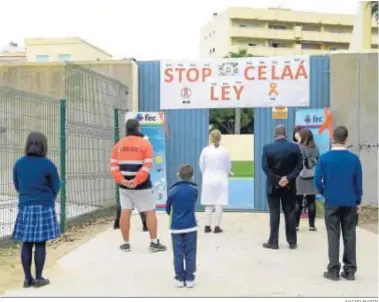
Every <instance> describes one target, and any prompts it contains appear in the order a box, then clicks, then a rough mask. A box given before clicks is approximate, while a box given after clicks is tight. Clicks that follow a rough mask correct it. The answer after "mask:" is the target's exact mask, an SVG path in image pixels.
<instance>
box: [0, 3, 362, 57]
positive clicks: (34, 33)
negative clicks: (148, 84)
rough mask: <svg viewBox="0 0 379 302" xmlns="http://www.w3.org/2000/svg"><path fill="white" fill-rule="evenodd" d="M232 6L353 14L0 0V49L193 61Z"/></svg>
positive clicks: (308, 7) (325, 7) (333, 9)
mask: <svg viewBox="0 0 379 302" xmlns="http://www.w3.org/2000/svg"><path fill="white" fill-rule="evenodd" d="M259 3H264V5H263V4H259ZM232 6H238V7H255V8H267V7H268V6H281V7H285V8H291V9H296V10H305V11H314V12H329V13H343V14H355V12H356V6H357V1H356V0H297V1H296V0H293V1H290V0H288V1H285V0H283V1H280V0H277V1H270V0H266V1H259V0H0V9H1V18H0V49H1V48H2V46H5V45H7V44H8V43H9V42H10V41H15V42H18V43H23V39H24V38H26V37H27V38H37V37H38V38H39V37H68V36H78V37H81V38H83V39H86V40H88V42H90V43H92V44H95V45H96V46H98V47H100V48H102V49H104V50H106V51H107V52H110V53H112V54H113V55H114V56H116V57H135V58H136V59H137V60H159V59H196V58H198V56H199V40H200V39H199V35H200V27H201V26H202V25H204V24H206V23H207V22H208V21H209V20H210V19H211V18H212V13H213V12H222V11H223V10H225V9H226V8H227V7H232Z"/></svg>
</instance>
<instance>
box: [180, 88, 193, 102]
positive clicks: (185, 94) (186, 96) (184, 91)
mask: <svg viewBox="0 0 379 302" xmlns="http://www.w3.org/2000/svg"><path fill="white" fill-rule="evenodd" d="M180 95H181V96H182V98H183V99H189V98H190V97H191V96H192V90H191V88H188V87H183V88H182V89H181V90H180Z"/></svg>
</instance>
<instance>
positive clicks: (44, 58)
mask: <svg viewBox="0 0 379 302" xmlns="http://www.w3.org/2000/svg"><path fill="white" fill-rule="evenodd" d="M49 58H50V57H49V56H47V55H36V61H37V62H48V61H49Z"/></svg>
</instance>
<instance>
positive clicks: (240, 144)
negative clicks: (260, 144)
mask: <svg viewBox="0 0 379 302" xmlns="http://www.w3.org/2000/svg"><path fill="white" fill-rule="evenodd" d="M221 143H222V145H223V146H225V147H226V148H228V150H229V152H230V157H231V159H232V161H253V160H254V134H240V135H226V134H224V135H223V136H222V142H221Z"/></svg>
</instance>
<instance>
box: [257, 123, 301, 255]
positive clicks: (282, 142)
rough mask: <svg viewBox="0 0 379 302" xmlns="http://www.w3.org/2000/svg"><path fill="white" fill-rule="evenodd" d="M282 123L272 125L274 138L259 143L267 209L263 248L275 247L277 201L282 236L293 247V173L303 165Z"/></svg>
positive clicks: (295, 241)
mask: <svg viewBox="0 0 379 302" xmlns="http://www.w3.org/2000/svg"><path fill="white" fill-rule="evenodd" d="M286 132H287V131H286V128H285V126H282V125H280V126H277V127H276V128H275V141H274V142H273V143H271V144H268V145H265V146H264V147H263V154H262V169H263V171H264V172H265V174H266V176H267V181H266V193H267V201H268V206H269V211H270V238H269V240H268V242H267V243H264V244H263V247H264V248H267V249H278V248H279V242H278V241H279V222H280V203H281V204H282V209H283V213H284V219H285V223H286V237H287V242H288V244H289V246H290V248H291V249H296V248H297V234H296V219H295V205H296V177H297V176H298V175H299V173H300V172H301V170H302V168H303V161H302V157H301V153H300V149H299V146H298V145H297V144H294V143H292V142H289V141H288V140H287V138H286V137H287V135H286Z"/></svg>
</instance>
